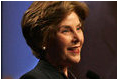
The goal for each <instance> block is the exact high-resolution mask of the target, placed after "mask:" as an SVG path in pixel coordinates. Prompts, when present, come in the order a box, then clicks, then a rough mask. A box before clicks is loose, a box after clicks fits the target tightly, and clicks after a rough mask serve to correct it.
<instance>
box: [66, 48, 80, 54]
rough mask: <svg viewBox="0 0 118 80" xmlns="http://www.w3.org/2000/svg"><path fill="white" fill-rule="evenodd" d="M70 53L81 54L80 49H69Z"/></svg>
mask: <svg viewBox="0 0 118 80" xmlns="http://www.w3.org/2000/svg"><path fill="white" fill-rule="evenodd" d="M68 52H70V53H75V54H79V52H80V51H79V48H78V47H70V48H68Z"/></svg>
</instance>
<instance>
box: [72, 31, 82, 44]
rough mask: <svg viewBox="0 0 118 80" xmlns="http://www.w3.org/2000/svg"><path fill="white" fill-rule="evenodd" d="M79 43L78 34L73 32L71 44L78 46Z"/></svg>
mask: <svg viewBox="0 0 118 80" xmlns="http://www.w3.org/2000/svg"><path fill="white" fill-rule="evenodd" d="M80 42H81V39H80V36H79V33H77V32H74V33H73V39H72V43H73V44H74V45H75V44H80Z"/></svg>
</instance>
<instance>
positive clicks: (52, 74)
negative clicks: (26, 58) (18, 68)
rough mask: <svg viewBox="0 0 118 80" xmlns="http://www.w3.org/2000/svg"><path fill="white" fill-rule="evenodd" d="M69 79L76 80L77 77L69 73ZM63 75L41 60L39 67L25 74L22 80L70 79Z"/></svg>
mask: <svg viewBox="0 0 118 80" xmlns="http://www.w3.org/2000/svg"><path fill="white" fill-rule="evenodd" d="M68 78H71V79H74V78H75V76H74V75H73V74H72V73H71V72H68ZM68 78H67V77H66V76H65V75H64V74H63V73H61V72H59V71H58V70H56V68H54V67H53V66H52V65H51V64H49V63H48V62H47V61H44V60H40V61H39V62H38V64H37V66H36V67H35V68H34V69H33V70H31V71H30V72H28V73H26V74H24V75H23V76H22V77H21V79H68Z"/></svg>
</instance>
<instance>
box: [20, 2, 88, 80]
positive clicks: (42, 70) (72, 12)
mask: <svg viewBox="0 0 118 80" xmlns="http://www.w3.org/2000/svg"><path fill="white" fill-rule="evenodd" d="M87 15H88V7H87V6H86V4H85V3H81V2H75V1H39V2H38V1H37V2H33V3H32V5H31V6H30V7H29V9H28V10H27V11H26V12H25V14H24V16H23V20H22V31H23V35H24V37H25V39H26V42H27V44H28V45H29V46H30V47H31V49H32V51H33V54H34V55H35V56H36V57H37V58H38V59H40V61H39V63H38V65H37V66H36V67H35V68H34V69H33V70H31V71H30V72H28V73H26V74H25V75H23V76H22V77H21V78H25V79H31V78H32V79H48V78H52V79H54V78H55V79H65V78H75V76H74V75H73V74H72V73H71V72H70V71H69V70H68V67H69V66H71V65H72V64H74V63H79V61H80V58H81V57H80V52H81V48H82V45H83V42H84V35H83V22H84V20H85V18H86V17H87Z"/></svg>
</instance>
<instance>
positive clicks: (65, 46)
mask: <svg viewBox="0 0 118 80" xmlns="http://www.w3.org/2000/svg"><path fill="white" fill-rule="evenodd" d="M58 28H59V30H58V31H57V33H56V36H55V38H54V39H52V40H51V42H50V44H49V46H48V54H49V55H48V56H49V59H50V60H51V61H54V62H56V63H58V64H59V65H70V64H71V63H78V62H79V61H80V54H81V53H80V52H81V48H82V45H83V42H84V36H83V32H82V29H81V23H80V20H79V18H78V16H77V14H76V13H75V12H72V13H71V14H69V15H68V16H67V17H66V18H65V19H64V20H63V21H62V22H61V23H60V24H59V26H58Z"/></svg>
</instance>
